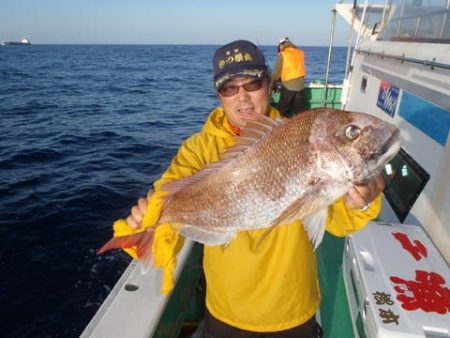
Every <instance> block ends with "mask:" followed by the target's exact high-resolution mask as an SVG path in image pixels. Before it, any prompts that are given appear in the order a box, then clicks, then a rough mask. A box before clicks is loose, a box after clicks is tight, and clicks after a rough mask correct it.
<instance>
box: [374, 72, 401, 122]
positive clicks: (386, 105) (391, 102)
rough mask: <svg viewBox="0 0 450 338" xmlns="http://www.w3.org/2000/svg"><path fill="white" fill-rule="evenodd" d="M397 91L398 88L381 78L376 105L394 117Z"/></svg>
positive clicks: (398, 91) (398, 90)
mask: <svg viewBox="0 0 450 338" xmlns="http://www.w3.org/2000/svg"><path fill="white" fill-rule="evenodd" d="M399 93H400V89H399V88H397V87H395V86H391V84H390V83H389V82H387V81H385V80H382V81H381V83H380V91H379V92H378V99H377V106H378V107H380V108H381V109H383V110H384V111H385V112H386V113H388V114H389V115H390V116H392V117H394V114H395V109H396V108H397V103H398V94H399Z"/></svg>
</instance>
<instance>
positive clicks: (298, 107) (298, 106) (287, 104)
mask: <svg viewBox="0 0 450 338" xmlns="http://www.w3.org/2000/svg"><path fill="white" fill-rule="evenodd" d="M277 108H278V110H279V111H280V113H281V114H283V116H286V117H292V116H294V115H295V114H297V113H300V112H302V111H304V110H305V90H304V89H303V90H301V91H299V92H296V91H292V90H289V89H286V88H285V87H284V86H281V88H280V100H279V101H278V107H277Z"/></svg>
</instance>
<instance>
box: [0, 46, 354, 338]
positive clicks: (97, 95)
mask: <svg viewBox="0 0 450 338" xmlns="http://www.w3.org/2000/svg"><path fill="white" fill-rule="evenodd" d="M216 47H217V46H194V45H189V46H186V45H145V46H144V45H142V46H128V45H126V46H125V45H31V46H6V47H0V119H1V123H0V276H1V278H0V323H1V332H2V333H1V336H2V337H66V338H67V337H78V336H79V335H80V333H81V332H82V331H83V329H84V328H85V326H86V325H87V324H88V322H89V321H90V319H91V318H92V316H93V315H94V314H95V312H96V310H97V309H98V307H99V306H100V305H101V303H102V302H103V300H104V299H105V298H106V296H107V295H108V293H109V291H110V290H111V289H112V287H113V286H114V284H115V282H116V281H117V280H118V279H119V277H120V276H121V274H122V272H123V271H124V269H125V268H126V266H127V265H128V263H129V262H130V258H129V257H128V256H127V255H125V254H124V253H123V252H120V251H115V252H110V253H107V254H104V255H101V256H97V255H96V254H95V251H96V249H98V248H99V247H100V246H101V245H102V244H103V243H104V242H105V241H106V240H108V239H109V238H110V236H111V234H112V231H111V226H112V223H113V222H114V220H116V219H117V218H120V217H124V216H126V215H128V213H129V209H130V207H131V206H132V205H134V203H135V201H136V200H137V198H139V197H141V196H143V195H145V194H146V192H147V191H148V189H149V188H150V186H151V183H152V182H153V180H155V179H156V178H158V176H159V175H160V174H161V172H162V171H163V170H164V169H165V168H166V167H167V165H168V164H169V162H170V160H171V158H172V156H173V155H174V154H175V152H176V150H177V149H178V146H179V145H180V143H181V142H182V141H183V140H184V139H185V138H186V137H188V136H189V135H190V134H192V133H194V132H196V131H198V130H199V129H200V128H201V126H202V123H203V121H204V120H205V118H206V117H207V115H208V113H209V112H210V111H211V110H212V109H213V108H214V107H215V106H216V105H217V104H218V100H217V98H216V96H215V93H214V90H213V85H212V66H211V58H212V54H213V52H214V50H215V49H216ZM262 49H263V51H264V53H265V55H266V57H267V61H268V63H269V65H270V66H273V63H274V61H275V57H276V47H275V46H263V47H262ZM304 50H305V53H306V63H307V68H308V80H313V79H318V80H320V79H322V80H323V79H324V78H325V69H326V60H327V55H328V48H327V47H304ZM345 58H346V49H345V48H335V49H334V52H333V59H332V64H331V66H332V67H331V69H332V71H331V72H330V82H340V81H341V79H342V77H343V74H344V67H345Z"/></svg>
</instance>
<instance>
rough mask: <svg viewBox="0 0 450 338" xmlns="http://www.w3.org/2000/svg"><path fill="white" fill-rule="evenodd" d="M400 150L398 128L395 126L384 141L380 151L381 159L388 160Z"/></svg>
mask: <svg viewBox="0 0 450 338" xmlns="http://www.w3.org/2000/svg"><path fill="white" fill-rule="evenodd" d="M399 150H400V130H399V129H398V128H395V130H394V132H393V133H392V135H391V137H389V139H388V140H387V141H386V142H385V143H384V145H383V148H382V149H381V153H382V154H383V156H382V157H383V161H386V162H387V161H390V160H391V159H392V158H393V157H394V156H395V155H396V154H397V153H398V151H399Z"/></svg>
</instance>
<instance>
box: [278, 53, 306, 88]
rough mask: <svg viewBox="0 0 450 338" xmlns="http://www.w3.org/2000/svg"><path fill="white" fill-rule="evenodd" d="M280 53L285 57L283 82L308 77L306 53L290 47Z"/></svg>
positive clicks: (282, 70)
mask: <svg viewBox="0 0 450 338" xmlns="http://www.w3.org/2000/svg"><path fill="white" fill-rule="evenodd" d="M280 53H281V55H282V56H283V66H282V69H281V81H282V82H284V81H288V80H292V79H296V78H299V77H303V76H305V75H306V67H305V53H303V51H302V50H301V49H298V48H292V47H288V48H286V49H284V50H282V51H281V52H280Z"/></svg>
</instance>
